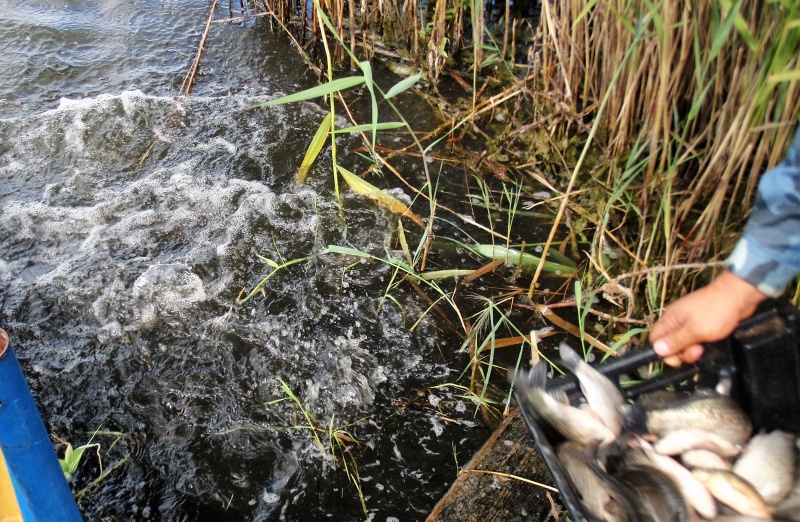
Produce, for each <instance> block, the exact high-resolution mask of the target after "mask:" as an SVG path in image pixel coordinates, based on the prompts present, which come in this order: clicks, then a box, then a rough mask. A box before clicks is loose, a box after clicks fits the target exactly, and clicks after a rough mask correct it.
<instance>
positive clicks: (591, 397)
mask: <svg viewBox="0 0 800 522" xmlns="http://www.w3.org/2000/svg"><path fill="white" fill-rule="evenodd" d="M558 353H559V355H560V356H561V360H562V361H563V363H564V366H566V368H567V369H568V370H569V371H571V372H572V373H574V374H575V376H576V377H577V378H578V382H580V385H581V390H582V391H583V395H584V396H585V397H586V402H588V403H589V406H590V407H591V408H592V409H593V410H594V411H595V412H596V413H597V415H598V416H599V417H600V418H601V419H602V420H603V422H604V423H605V425H606V426H608V427H609V428H610V429H611V431H612V432H614V434H615V435H619V434H620V433H621V432H622V420H623V417H624V415H625V408H626V407H627V402H626V401H625V396H624V395H622V392H621V391H620V389H619V388H618V387H617V386H616V385H615V384H614V383H613V382H612V381H611V379H609V378H608V377H606V376H605V375H603V374H602V373H600V372H599V371H597V370H596V369H594V368H592V367H591V366H590V365H589V364H587V363H586V361H584V360H583V359H581V358H580V356H578V354H577V353H575V350H573V349H572V348H570V347H569V346H568V345H567V344H565V343H561V345H560V346H559V349H558Z"/></svg>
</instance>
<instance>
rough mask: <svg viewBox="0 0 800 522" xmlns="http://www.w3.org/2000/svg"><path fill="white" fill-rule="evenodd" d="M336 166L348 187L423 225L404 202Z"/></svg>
mask: <svg viewBox="0 0 800 522" xmlns="http://www.w3.org/2000/svg"><path fill="white" fill-rule="evenodd" d="M337 168H338V169H339V173H340V174H341V175H342V177H343V178H344V180H345V182H347V184H348V185H349V186H350V188H351V189H353V190H354V191H355V192H357V193H359V194H361V195H362V196H366V197H368V198H370V199H371V200H373V201H375V202H376V203H378V204H379V205H381V206H382V207H385V208H387V209H388V210H389V211H390V212H394V213H395V214H399V215H401V216H405V217H407V218H409V219H410V220H411V221H413V222H414V223H416V224H417V225H419V226H421V227H423V228H424V227H425V223H423V222H422V219H420V217H419V216H418V215H416V214H414V213H413V212H412V211H411V209H410V208H408V206H407V205H406V204H405V203H403V202H402V201H400V200H399V199H397V198H395V197H392V196H390V195H389V194H387V193H386V192H384V191H382V190H381V189H379V188H378V187H376V186H375V185H373V184H371V183H369V182H368V181H364V180H363V179H361V178H359V177H358V176H356V175H355V174H353V173H352V172H350V171H349V170H347V169H346V168H344V167H342V166H341V165H337Z"/></svg>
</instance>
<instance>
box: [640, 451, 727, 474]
mask: <svg viewBox="0 0 800 522" xmlns="http://www.w3.org/2000/svg"><path fill="white" fill-rule="evenodd" d="M656 451H658V450H656ZM681 462H682V463H683V465H684V466H686V467H687V468H689V469H693V468H703V469H721V470H725V471H731V470H732V469H733V466H732V465H731V463H730V462H728V461H727V460H725V459H723V458H722V457H720V456H719V455H718V454H716V453H714V452H713V451H708V450H704V449H691V450H687V451H684V452H683V453H681Z"/></svg>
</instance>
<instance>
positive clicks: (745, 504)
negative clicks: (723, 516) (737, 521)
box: [692, 468, 772, 518]
mask: <svg viewBox="0 0 800 522" xmlns="http://www.w3.org/2000/svg"><path fill="white" fill-rule="evenodd" d="M692 475H693V476H694V477H695V478H697V480H699V481H700V482H702V483H703V485H704V486H705V487H706V488H708V491H709V492H710V493H711V495H713V496H714V498H716V499H717V500H719V501H720V502H722V503H723V504H725V505H726V506H729V507H730V508H732V509H733V510H735V511H736V512H737V513H739V514H741V515H745V516H750V517H756V518H772V509H771V508H770V507H769V506H768V505H767V503H766V502H765V501H764V499H763V498H761V495H759V494H758V491H756V488H755V487H753V485H752V484H750V483H749V482H747V481H746V480H744V479H743V478H741V477H739V476H738V475H736V474H735V473H733V472H731V471H722V470H709V469H700V468H697V469H694V470H692Z"/></svg>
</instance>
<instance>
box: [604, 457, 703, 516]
mask: <svg viewBox="0 0 800 522" xmlns="http://www.w3.org/2000/svg"><path fill="white" fill-rule="evenodd" d="M614 476H615V477H616V478H617V479H618V480H619V481H620V482H621V483H622V484H624V485H625V486H627V487H628V490H629V491H630V492H631V494H632V496H631V497H630V501H631V504H633V506H634V512H635V515H636V518H638V519H639V520H641V521H643V522H644V521H648V522H649V521H652V522H688V521H690V520H692V510H691V508H690V507H689V505H688V504H687V503H686V500H685V499H684V495H683V493H682V492H681V490H680V488H679V487H678V484H676V483H675V481H674V480H672V479H671V478H670V477H669V476H668V475H666V474H665V473H663V472H661V471H659V470H658V468H655V467H653V466H650V465H647V464H645V465H634V466H630V467H627V468H625V469H623V470H621V471H620V472H619V473H617V474H615V475H614Z"/></svg>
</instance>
